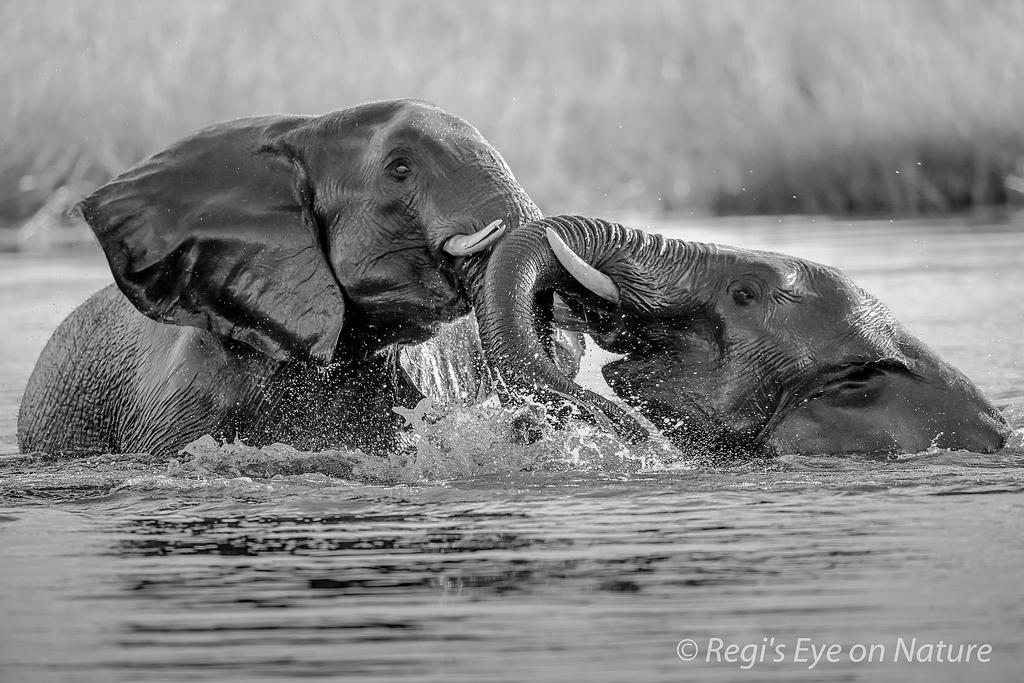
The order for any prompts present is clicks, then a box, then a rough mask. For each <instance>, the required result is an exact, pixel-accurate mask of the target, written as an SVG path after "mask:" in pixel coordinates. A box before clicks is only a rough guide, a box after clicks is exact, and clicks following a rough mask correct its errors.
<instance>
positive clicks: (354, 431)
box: [18, 100, 540, 454]
mask: <svg viewBox="0 0 1024 683" xmlns="http://www.w3.org/2000/svg"><path fill="white" fill-rule="evenodd" d="M80 209H81V213H82V215H83V216H84V218H85V219H86V221H87V222H88V223H89V225H90V227H91V228H92V229H93V231H94V232H95V233H96V235H97V237H98V239H99V242H100V244H101V246H102V247H103V250H104V252H105V254H106V256H107V260H108V262H109V263H110V267H111V272H112V273H113V275H114V279H115V282H116V286H110V287H107V288H106V289H103V290H101V291H100V292H98V293H97V294H95V295H93V297H92V298H91V299H89V300H88V301H87V302H85V303H84V304H82V306H80V307H79V308H78V309H77V310H76V311H74V312H73V313H72V314H71V315H70V316H69V317H68V318H67V320H65V321H64V322H63V323H62V324H61V326H60V327H59V328H58V329H57V331H56V332H55V333H54V335H53V337H52V338H51V339H50V341H49V343H48V344H47V346H46V348H45V350H44V351H43V352H42V355H41V356H40V358H39V360H38V362H37V365H36V367H35V370H34V372H33V373H32V376H31V378H30V380H29V383H28V386H27V388H26V390H25V394H24V398H23V400H22V404H21V412H20V416H19V423H18V434H19V441H20V447H21V449H22V450H23V451H26V452H27V451H47V452H50V453H82V452H96V451H106V452H141V451H148V452H151V453H155V454H169V453H174V452H176V451H177V450H178V449H180V448H181V447H182V446H183V445H185V444H186V443H188V442H189V441H190V440H192V439H195V438H197V437H198V436H201V435H202V434H204V433H212V434H214V435H215V436H218V437H224V438H229V439H230V438H234V437H235V436H238V437H241V438H242V439H244V440H246V441H247V443H250V444H252V445H261V444H265V443H271V442H274V441H282V442H287V443H291V444H293V445H294V446H296V447H298V448H304V449H322V448H332V447H340V446H357V447H361V448H363V449H364V450H367V451H371V452H382V451H386V450H388V449H389V448H391V447H392V445H393V441H394V438H395V426H396V424H395V421H396V419H397V418H396V416H395V415H394V414H393V412H392V410H391V408H392V406H394V405H407V406H408V405H413V404H415V402H416V401H417V400H418V399H419V398H421V396H422V394H421V393H420V392H419V391H418V390H417V388H416V387H414V386H413V385H412V383H410V381H409V378H408V377H407V375H406V373H405V372H404V371H403V370H402V368H401V367H400V365H399V362H398V356H399V350H400V348H402V347H404V346H405V345H409V344H414V343H417V342H422V341H424V340H427V339H429V338H431V337H432V336H433V335H435V334H437V333H438V332H439V331H441V330H442V328H444V326H445V325H447V324H449V323H452V321H456V319H458V318H459V317H460V316H463V315H464V314H465V313H466V312H467V311H469V309H470V304H471V302H472V299H473V296H474V292H475V291H476V289H477V287H478V285H479V281H480V277H481V274H482V272H483V267H484V264H485V261H486V254H485V253H480V254H475V255H471V256H456V257H453V256H450V255H448V254H447V253H445V252H444V249H443V245H444V244H445V243H446V241H447V240H449V239H450V238H452V237H453V236H456V235H468V234H472V233H474V232H476V231H478V230H480V229H481V228H482V227H484V226H485V225H487V224H488V223H490V222H491V221H494V220H497V219H502V220H504V221H505V225H506V227H507V228H508V229H509V230H514V229H515V228H516V227H517V226H518V225H519V224H520V223H521V222H524V221H528V220H531V219H535V218H538V217H539V215H540V212H539V211H538V209H537V207H536V206H535V205H534V204H533V202H532V201H531V200H530V198H529V197H528V196H527V195H526V193H525V192H524V191H523V189H522V188H521V187H520V186H519V184H518V183H517V182H516V180H515V178H514V177H513V176H512V173H511V171H510V170H509V168H508V167H507V165H506V164H505V162H504V161H503V160H502V158H501V156H500V155H499V154H498V152H497V151H496V150H495V149H494V148H493V147H491V146H490V145H489V144H488V143H487V142H486V140H484V139H483V137H481V135H480V133H478V132H477V131H476V129H474V128H473V127H472V126H470V125H469V124H468V123H466V122H465V121H463V120H461V119H459V118H458V117H456V116H453V115H451V114H448V113H445V112H444V111H441V110H440V109H438V108H436V107H434V106H432V105H429V104H426V103H422V102H415V101H408V100H398V101H391V102H377V103H372V104H367V105H362V106H358V107H354V108H351V109H346V110H344V111H339V112H335V113H332V114H328V115H325V116H320V117H305V116H267V117H259V118H250V119H239V120H236V121H229V122H226V123H222V124H218V125H215V126H211V127H210V128H207V129H204V130H201V131H198V132H197V133H195V134H193V135H191V136H189V137H187V138H184V139H183V140H181V141H179V142H178V143H175V144H174V145H172V146H171V147H170V148H168V149H167V150H165V151H163V152H161V153H159V154H157V155H155V156H153V157H151V158H150V159H147V160H145V161H143V162H141V163H140V164H139V165H137V166H136V167H134V168H132V169H131V170H129V171H127V172H126V173H125V174H123V175H122V176H121V177H119V178H118V179H116V180H114V181H112V182H111V183H109V184H108V185H106V186H104V187H102V188H100V189H99V190H97V191H96V192H95V193H94V194H93V195H91V196H90V197H88V198H86V199H85V200H84V201H83V202H82V204H81V205H80ZM455 324H456V325H457V326H458V328H459V329H457V330H455V331H449V332H447V333H446V334H447V338H448V339H449V340H450V341H451V342H452V343H451V344H447V345H444V346H441V347H435V348H431V349H420V350H419V351H418V352H417V351H413V352H410V353H406V354H404V355H405V357H406V359H407V360H408V361H409V362H408V363H407V366H410V367H411V369H412V370H413V371H414V373H415V372H417V371H420V374H422V375H424V377H420V385H421V386H423V384H424V383H426V384H430V383H431V377H430V375H431V373H430V372H429V370H430V369H431V368H433V367H448V368H451V367H461V366H465V365H472V364H473V362H474V359H473V358H472V357H467V351H466V349H467V348H469V347H470V346H471V345H472V343H473V340H474V339H475V334H474V331H473V325H472V319H471V318H463V319H462V321H459V322H458V323H455ZM463 374H464V375H466V377H463V376H460V377H454V378H453V379H452V382H453V383H456V384H457V383H459V382H463V381H466V382H469V381H470V380H472V379H473V378H474V377H475V376H476V375H475V373H473V372H472V371H470V372H466V373H463ZM444 383H445V380H444V379H443V378H442V380H441V382H440V384H444ZM434 384H435V385H436V384H437V382H434ZM447 390H448V394H449V397H450V395H451V394H452V393H457V388H453V387H452V386H448V387H447ZM468 391H472V387H469V388H468Z"/></svg>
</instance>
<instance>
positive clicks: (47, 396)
mask: <svg viewBox="0 0 1024 683" xmlns="http://www.w3.org/2000/svg"><path fill="white" fill-rule="evenodd" d="M146 322H148V319H147V318H145V316H143V315H142V314H141V313H139V312H138V311H137V310H136V309H135V308H134V307H133V306H132V305H131V303H129V302H128V300H127V299H126V298H125V297H124V296H123V295H122V294H121V292H120V291H119V290H118V289H117V287H116V286H115V285H109V286H107V287H105V288H103V289H101V290H100V291H98V292H96V293H95V294H93V295H92V296H91V297H90V298H89V299H88V300H87V301H85V303H83V304H82V305H81V306H79V307H78V308H76V309H75V310H74V311H72V312H71V314H70V315H69V316H68V317H67V318H65V319H64V322H62V323H61V324H60V325H59V326H58V327H57V329H56V331H54V333H53V335H52V336H51V337H50V340H49V341H48V342H47V343H46V346H45V347H44V348H43V351H42V353H41V354H40V356H39V360H37V361H36V366H35V368H34V369H33V371H32V375H31V376H30V377H29V380H28V384H27V386H26V387H25V393H24V395H23V397H22V401H21V408H20V411H19V414H18V441H19V445H20V448H21V450H22V452H30V451H45V452H47V453H54V454H57V453H73V452H82V451H102V452H110V451H115V450H116V443H115V442H116V432H117V425H118V422H119V418H120V416H119V415H118V412H119V407H120V406H121V405H122V403H123V401H122V400H121V399H122V398H123V397H122V396H120V392H122V391H124V386H125V385H124V376H125V374H127V373H133V372H134V370H135V368H134V366H133V362H134V359H135V358H136V356H137V354H136V353H135V346H136V345H137V344H138V340H139V338H140V332H141V327H142V325H144V324H145V323H146Z"/></svg>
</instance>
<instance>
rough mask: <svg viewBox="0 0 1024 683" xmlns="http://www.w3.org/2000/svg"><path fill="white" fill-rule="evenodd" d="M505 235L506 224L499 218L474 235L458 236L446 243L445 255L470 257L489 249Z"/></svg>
mask: <svg viewBox="0 0 1024 683" xmlns="http://www.w3.org/2000/svg"><path fill="white" fill-rule="evenodd" d="M504 234H505V224H504V223H503V222H502V220H501V219H500V218H499V219H498V220H496V221H492V222H490V223H488V224H487V226H486V227H484V229H483V230H479V231H477V232H474V233H473V234H472V235H456V236H455V237H452V238H451V239H449V240H448V241H447V242H445V243H444V250H445V253H447V254H451V255H452V256H469V255H470V254H476V253H478V252H481V251H483V250H484V249H487V248H488V247H490V246H491V245H492V244H494V243H495V242H497V241H498V239H499V238H500V237H501V236H502V235H504Z"/></svg>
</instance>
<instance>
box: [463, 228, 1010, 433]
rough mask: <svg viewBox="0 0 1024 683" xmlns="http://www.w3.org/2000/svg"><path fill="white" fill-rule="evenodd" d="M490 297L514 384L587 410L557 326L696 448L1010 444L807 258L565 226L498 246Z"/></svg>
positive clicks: (886, 321)
mask: <svg viewBox="0 0 1024 683" xmlns="http://www.w3.org/2000/svg"><path fill="white" fill-rule="evenodd" d="M556 291H557V292H558V293H559V294H560V295H561V296H560V298H558V297H556V298H555V299H554V301H555V302H556V304H557V305H555V306H552V305H551V303H550V302H552V297H551V296H550V293H551V292H556ZM483 294H484V297H482V298H483V299H484V300H486V302H487V305H481V306H480V308H479V309H478V317H480V330H481V339H482V341H483V342H484V348H485V350H486V351H487V353H488V354H489V356H490V357H491V358H492V360H494V361H495V362H496V363H497V364H498V366H499V367H500V369H501V371H502V373H503V374H504V375H505V376H506V377H507V378H511V379H512V381H513V382H514V383H515V384H517V385H519V386H520V387H530V386H539V387H552V388H554V389H556V390H557V391H558V392H560V393H563V394H568V395H571V396H574V397H577V398H578V399H581V400H583V401H591V400H592V398H593V397H592V395H589V394H586V393H584V392H583V391H582V389H581V388H580V387H578V386H577V385H575V384H573V383H572V382H570V381H569V380H567V378H565V377H564V376H561V375H560V374H559V373H558V372H557V370H556V369H555V368H554V367H553V366H552V365H551V363H550V362H548V358H547V355H546V353H545V352H544V342H543V331H544V330H545V329H546V322H545V317H547V319H548V320H550V318H551V317H554V319H555V320H556V321H559V320H560V322H561V323H562V324H563V325H567V324H568V325H575V326H576V327H577V329H586V330H587V331H590V332H591V333H592V334H593V335H594V337H595V339H596V341H597V342H598V343H599V344H600V345H601V346H603V347H605V348H608V349H609V350H611V351H616V352H619V353H623V354H625V357H624V358H622V359H621V360H618V361H615V362H612V363H610V364H608V365H606V366H605V367H604V369H603V373H604V376H605V378H606V379H607V381H608V384H609V385H610V386H611V387H612V388H613V389H614V390H615V392H616V394H618V395H619V396H620V397H621V398H623V399H624V400H625V401H627V402H628V403H629V404H631V405H633V406H635V407H636V408H638V409H639V410H640V411H641V412H642V413H643V414H644V415H645V416H646V417H647V418H648V419H650V420H651V422H652V423H653V424H655V425H656V426H657V427H659V428H660V429H662V430H663V432H664V433H665V434H666V435H667V436H669V437H670V438H671V439H672V440H673V441H674V442H675V443H676V444H677V445H679V446H681V447H684V448H693V447H701V448H705V449H707V448H708V447H710V448H711V449H712V450H718V451H730V452H737V451H739V452H745V453H757V452H769V453H770V452H784V453H840V452H917V451H920V450H923V449H926V448H928V447H929V446H930V445H931V444H935V445H938V446H940V447H943V448H952V449H967V450H973V451H984V452H988V451H993V450H996V449H999V448H1000V447H1002V445H1003V444H1004V443H1005V440H1006V437H1007V435H1008V431H1009V430H1008V428H1007V425H1006V423H1005V421H1004V419H1003V418H1002V416H1001V415H1000V414H999V412H998V411H997V410H996V409H995V408H994V407H993V406H992V405H991V404H990V403H989V402H988V401H987V400H986V399H985V398H984V397H983V396H982V395H981V393H980V392H979V390H978V389H977V388H976V387H975V386H974V385H973V384H972V383H971V382H970V381H969V380H968V379H967V378H966V377H964V375H962V374H961V373H960V372H959V371H957V370H956V369H955V368H953V367H952V366H950V365H949V364H948V363H946V362H944V361H943V360H942V359H941V358H939V357H938V356H937V355H936V354H935V353H934V352H932V351H931V350H929V349H928V348H927V347H926V346H925V345H924V344H923V343H921V342H920V341H919V340H918V339H916V338H915V337H913V336H912V335H911V334H910V333H909V332H908V331H907V330H906V329H905V328H904V327H903V326H902V325H900V324H899V323H898V322H897V321H896V320H895V319H894V318H893V316H892V315H891V314H890V312H889V311H888V309H886V308H885V306H883V305H882V304H881V303H879V301H878V300H877V299H875V298H874V297H872V296H871V295H870V294H868V293H866V292H864V291H863V290H861V289H860V288H859V287H857V286H856V285H855V284H854V283H853V282H851V281H850V280H849V278H847V277H846V276H845V275H843V274H842V273H841V272H839V271H838V270H836V269H834V268H830V267H827V266H823V265H819V264H816V263H811V262H809V261H805V260H802V259H798V258H793V257H789V256H784V255H782V254H774V253H768V252H759V251H749V250H742V249H734V248H729V247H722V246H716V245H713V244H700V243H693V242H684V241H680V240H671V239H666V238H664V237H662V236H660V235H654V234H649V233H645V232H641V231H639V230H631V229H628V228H624V227H622V226H621V225H617V224H612V223H607V222H603V221H598V220H594V219H583V218H578V217H555V218H547V219H543V220H541V221H537V222H535V223H533V224H530V225H528V226H524V227H523V228H521V229H520V230H519V231H517V232H516V234H514V235H512V236H510V237H509V238H508V239H507V240H506V241H505V242H504V243H503V244H502V245H501V246H500V247H499V248H498V250H497V251H496V253H495V254H494V255H493V256H492V261H491V264H490V265H489V269H488V273H487V277H486V278H485V285H484V290H483ZM552 308H554V309H555V310H554V313H553V314H552V313H551V312H550V311H551V310H552ZM597 407H598V408H601V409H603V410H605V411H606V412H608V413H611V414H612V416H614V417H617V418H618V419H619V421H620V422H621V421H622V419H621V417H620V416H615V415H614V412H615V411H614V409H613V408H610V407H609V406H608V404H606V403H602V402H599V403H598V406H597Z"/></svg>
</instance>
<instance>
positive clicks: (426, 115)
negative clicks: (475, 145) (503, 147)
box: [382, 103, 482, 144]
mask: <svg viewBox="0 0 1024 683" xmlns="http://www.w3.org/2000/svg"><path fill="white" fill-rule="evenodd" d="M382 133H384V134H385V135H387V136H391V137H398V138H406V139H408V141H410V142H426V141H435V140H436V141H441V142H449V143H451V144H454V143H457V142H459V141H462V140H467V139H468V140H472V141H473V142H479V141H481V140H482V138H481V136H480V133H478V132H477V130H476V129H475V128H473V126H471V125H469V124H468V123H467V122H466V121H463V120H462V119H460V118H459V117H458V116H455V115H454V114H449V113H448V112H446V111H442V110H440V109H437V108H434V107H428V106H424V105H420V104H418V103H417V104H414V105H410V106H408V107H404V108H403V109H402V110H400V111H399V112H397V113H396V114H395V116H394V117H393V118H392V120H391V121H390V123H389V124H388V125H387V126H386V127H384V129H383V130H382Z"/></svg>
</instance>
